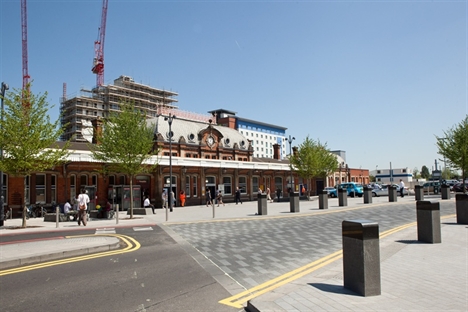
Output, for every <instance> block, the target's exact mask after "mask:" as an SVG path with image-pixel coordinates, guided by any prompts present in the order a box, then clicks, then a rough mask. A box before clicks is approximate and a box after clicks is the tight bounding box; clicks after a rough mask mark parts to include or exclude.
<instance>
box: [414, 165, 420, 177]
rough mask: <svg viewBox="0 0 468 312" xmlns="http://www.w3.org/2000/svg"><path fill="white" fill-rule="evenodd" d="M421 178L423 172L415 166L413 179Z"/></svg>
mask: <svg viewBox="0 0 468 312" xmlns="http://www.w3.org/2000/svg"><path fill="white" fill-rule="evenodd" d="M419 178H421V174H420V173H419V170H418V168H416V167H414V169H413V179H419Z"/></svg>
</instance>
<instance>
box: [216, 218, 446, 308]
mask: <svg viewBox="0 0 468 312" xmlns="http://www.w3.org/2000/svg"><path fill="white" fill-rule="evenodd" d="M453 217H455V215H454V214H453V215H448V216H443V217H441V219H447V218H453ZM416 224H417V223H416V222H412V223H408V224H404V225H401V226H398V227H396V228H393V229H390V230H387V231H385V232H382V233H380V235H379V239H380V238H384V237H386V236H388V235H391V234H393V233H396V232H398V231H401V230H404V229H406V228H409V227H412V226H415V225H416ZM342 257H343V250H338V251H335V252H334V253H332V254H329V255H328V256H325V257H323V258H320V259H318V260H316V261H314V262H311V263H309V264H307V265H305V266H302V267H300V268H298V269H296V270H293V271H291V272H288V273H286V274H283V275H281V276H279V277H276V278H274V279H272V280H269V281H267V282H265V283H263V284H260V285H257V286H255V287H253V288H250V289H247V290H245V291H243V292H241V293H239V294H237V295H234V296H231V297H229V298H226V299H223V300H220V301H219V303H221V304H225V305H228V306H231V307H234V308H243V307H244V304H245V303H246V302H247V301H249V300H250V299H253V298H256V297H258V296H260V295H262V294H264V293H267V292H269V291H272V290H274V289H276V288H278V287H280V286H282V285H284V284H287V283H290V282H292V281H295V280H297V279H299V278H301V277H303V276H305V275H307V274H309V273H312V272H314V271H316V270H318V269H320V268H322V267H324V266H326V265H328V264H330V263H332V262H334V261H336V260H338V259H341V258H342Z"/></svg>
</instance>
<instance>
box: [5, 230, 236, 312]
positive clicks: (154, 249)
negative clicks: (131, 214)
mask: <svg viewBox="0 0 468 312" xmlns="http://www.w3.org/2000/svg"><path fill="white" fill-rule="evenodd" d="M117 232H118V233H119V234H126V235H129V236H132V237H133V238H135V239H136V240H137V241H138V242H139V243H140V244H141V248H140V249H138V250H137V251H135V252H131V253H125V254H121V255H116V256H110V257H103V258H96V259H91V260H86V261H80V262H74V263H68V264H63V265H58V266H53V267H44V268H40V269H37V270H32V271H28V272H23V273H17V274H11V275H6V276H2V277H0V302H1V308H0V310H1V311H238V310H239V309H234V308H231V307H228V306H225V305H221V304H219V303H218V301H219V300H221V299H223V298H226V297H228V296H229V295H230V294H229V293H228V292H227V291H226V290H225V289H224V288H223V287H222V286H220V285H219V284H218V283H217V282H216V281H215V280H214V279H213V278H212V277H211V276H210V274H208V273H207V272H206V271H205V270H204V269H203V268H202V267H200V266H199V265H198V264H197V263H196V262H195V261H194V259H193V258H192V257H190V255H188V254H187V253H186V252H185V251H184V250H183V249H182V248H181V247H180V246H179V245H178V244H177V243H176V242H175V241H174V240H173V239H172V238H171V237H170V236H168V235H167V234H166V233H165V232H164V231H162V230H161V229H160V228H159V227H157V226H152V227H145V228H139V229H135V228H128V229H118V230H117ZM92 233H94V232H93V231H79V232H77V231H73V232H72V233H67V232H62V233H57V232H56V233H53V234H50V233H49V234H34V235H25V236H23V237H21V236H20V237H18V236H16V237H15V240H19V239H31V238H36V239H37V238H39V236H41V235H44V236H45V237H47V236H51V235H52V236H54V237H57V236H60V235H70V234H72V235H73V234H75V235H77V234H79V235H83V234H92Z"/></svg>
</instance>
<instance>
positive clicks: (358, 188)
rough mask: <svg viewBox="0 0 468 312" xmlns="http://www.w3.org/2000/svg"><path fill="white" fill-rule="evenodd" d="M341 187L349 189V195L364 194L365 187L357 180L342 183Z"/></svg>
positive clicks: (360, 195)
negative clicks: (356, 181)
mask: <svg viewBox="0 0 468 312" xmlns="http://www.w3.org/2000/svg"><path fill="white" fill-rule="evenodd" d="M339 188H342V189H346V190H347V191H348V196H356V195H357V196H359V197H362V195H364V188H363V187H362V184H358V183H355V182H347V183H341V184H340V185H339Z"/></svg>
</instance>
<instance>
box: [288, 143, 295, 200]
mask: <svg viewBox="0 0 468 312" xmlns="http://www.w3.org/2000/svg"><path fill="white" fill-rule="evenodd" d="M295 139H296V138H295V137H291V135H289V139H288V143H289V165H290V166H291V180H290V181H289V183H290V184H291V191H290V193H293V192H294V189H293V175H292V164H291V158H292V142H293V141H294V140H295Z"/></svg>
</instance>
